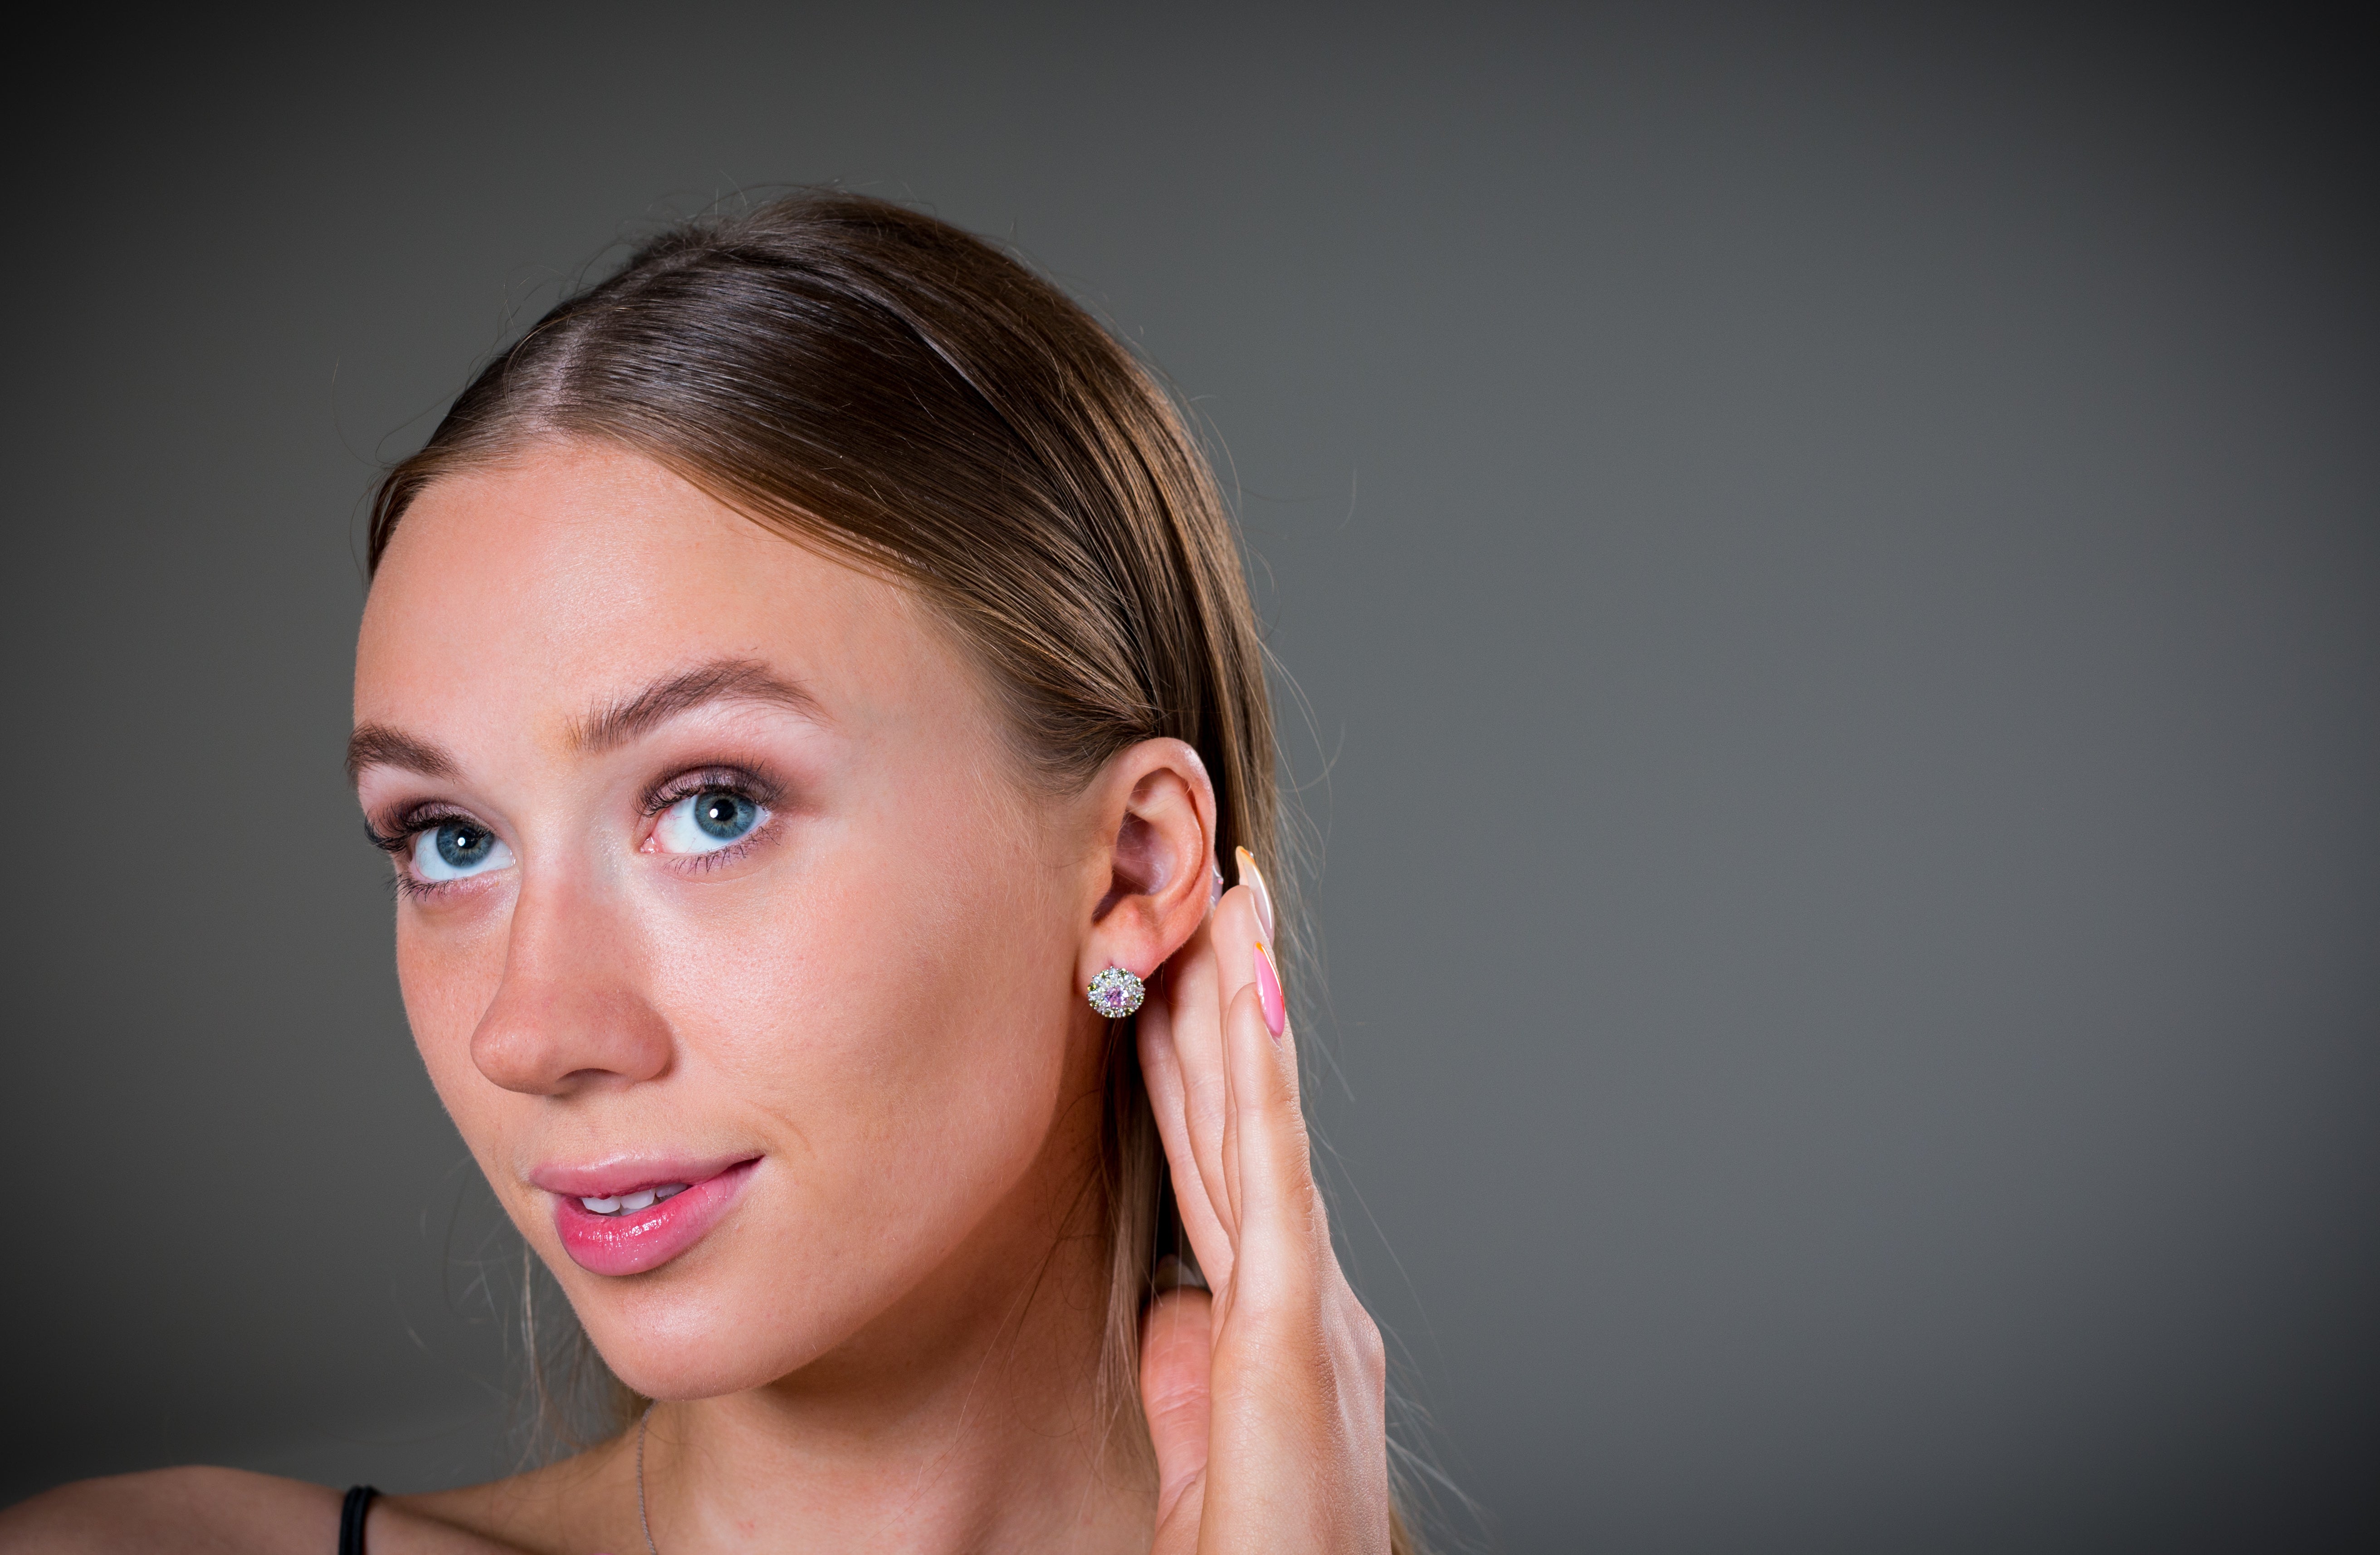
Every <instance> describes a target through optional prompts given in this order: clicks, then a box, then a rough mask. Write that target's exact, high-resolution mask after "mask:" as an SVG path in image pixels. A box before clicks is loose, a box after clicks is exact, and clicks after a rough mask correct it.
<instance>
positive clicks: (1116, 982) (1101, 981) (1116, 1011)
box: [1087, 966, 1148, 1020]
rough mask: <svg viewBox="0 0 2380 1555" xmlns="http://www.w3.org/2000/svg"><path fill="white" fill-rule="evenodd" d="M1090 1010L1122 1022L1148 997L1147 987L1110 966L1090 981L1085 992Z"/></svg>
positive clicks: (1119, 967) (1117, 968) (1128, 974)
mask: <svg viewBox="0 0 2380 1555" xmlns="http://www.w3.org/2000/svg"><path fill="white" fill-rule="evenodd" d="M1087 992H1088V993H1089V994H1090V999H1091V1008H1092V1009H1093V1010H1095V1011H1097V1012H1098V1013H1099V1014H1102V1015H1105V1016H1106V1017H1107V1018H1108V1019H1110V1020H1122V1019H1123V1017H1124V1016H1126V1015H1128V1014H1132V1013H1133V1012H1134V1011H1135V1010H1137V1009H1139V1008H1140V1002H1141V1001H1142V1000H1144V999H1146V998H1147V997H1148V985H1147V983H1145V982H1142V981H1141V980H1140V979H1139V978H1135V977H1134V976H1133V975H1132V974H1131V973H1130V972H1127V971H1125V970H1124V969H1123V967H1121V966H1111V967H1109V968H1108V969H1107V970H1106V971H1104V972H1102V973H1100V974H1099V976H1098V977H1096V978H1092V979H1091V986H1090V988H1089V989H1088V990H1087Z"/></svg>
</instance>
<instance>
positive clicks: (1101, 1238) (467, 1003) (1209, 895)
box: [0, 194, 1405, 1555]
mask: <svg viewBox="0 0 2380 1555" xmlns="http://www.w3.org/2000/svg"><path fill="white" fill-rule="evenodd" d="M370 560H371V565H372V568H373V583H372V588H371V592H370V600H369V602H368V604H367V606H366V609H365V612H364V619H363V626H362V632H361V637H360V640H359V642H358V650H357V664H356V727H355V735H354V738H353V741H352V743H351V745H350V747H349V755H348V764H349V768H350V770H351V771H352V772H353V774H354V776H355V779H356V784H357V792H358V796H359V798H360V800H361V803H362V806H363V810H364V814H365V818H366V820H367V823H368V824H369V826H370V830H371V833H372V836H373V839H374V840H375V841H376V842H377V843H378V844H380V845H381V846H382V847H383V848H385V849H386V850H387V851H388V852H389V854H390V855H391V856H392V857H393V859H394V860H395V873H396V884H397V892H398V900H397V906H396V918H397V928H396V939H397V960H398V970H399V975H400V979H401V982H402V984H403V988H404V993H405V1002H406V1009H407V1015H408V1017H409V1018H410V1020H411V1022H412V1027H413V1031H414V1035H415V1038H416V1040H417V1041H418V1043H419V1047H420V1050H421V1054H422V1057H423V1060H424V1062H425V1063H427V1064H428V1066H429V1070H430V1075H431V1080H432V1081H433V1082H434V1084H435V1085H436V1087H437V1089H438V1092H439V1095H440V1097H441V1098H442V1099H443V1101H444V1103H445V1105H446V1107H447V1110H448V1112H450V1113H451V1114H452V1115H453V1117H454V1119H455V1124H456V1125H457V1126H458V1127H459V1128H460V1130H461V1131H462V1134H463V1136H464V1138H465V1139H466V1140H467V1141H468V1144H469V1147H470V1148H471V1151H472V1153H473V1155H474V1157H475V1158H476V1160H478V1162H479V1164H480V1168H481V1170H482V1171H483V1172H485V1173H486V1174H487V1178H488V1181H489V1183H490V1184H491V1185H492V1187H493V1189H494V1191H495V1194H496V1196H497V1197H498V1199H499V1200H500V1201H501V1202H502V1203H503V1204H504V1208H505V1209H506V1210H507V1212H508V1213H509V1214H510V1215H511V1217H512V1219H513V1221H514V1222H515V1223H516V1225H517V1226H518V1227H519V1229H520V1232H521V1234H522V1235H523V1236H524V1237H525V1238H526V1239H527V1240H528V1244H529V1245H530V1246H531V1247H533V1248H534V1249H535V1250H536V1251H537V1253H538V1255H539V1256H540V1257H541V1258H542V1259H543V1260H544V1262H545V1264H546V1265H547V1267H548V1268H549V1269H551V1270H552V1271H553V1274H554V1276H555V1277H556V1279H557V1280H558V1281H559V1282H560V1283H561V1286H562V1288H563V1290H564V1291H565V1294H567V1295H568V1297H569V1299H570V1302H571V1305H572V1306H573V1307H574V1308H575V1309H576V1311H577V1318H578V1319H579V1321H580V1323H581V1324H582V1325H583V1326H584V1328H585V1330H586V1331H587V1333H588V1335H589V1338H590V1339H591V1340H592V1342H593V1343H594V1345H595V1347H596V1349H597V1350H598V1351H599V1352H600V1354H601V1356H602V1358H603V1361H604V1362H605V1363H606V1364H607V1365H608V1367H610V1369H611V1370H612V1372H613V1374H614V1375H615V1376H616V1377H617V1378H618V1379H620V1381H621V1382H622V1383H623V1384H625V1389H626V1390H629V1391H632V1392H633V1393H634V1394H635V1395H636V1398H635V1402H634V1403H633V1405H632V1406H631V1408H630V1409H629V1410H628V1411H627V1412H626V1413H625V1415H624V1427H625V1428H623V1429H622V1430H621V1431H620V1432H619V1434H617V1435H616V1436H613V1438H611V1439H610V1440H606V1441H604V1442H602V1443H601V1445H599V1446H597V1447H595V1448H594V1449H592V1450H591V1451H589V1452H583V1453H581V1454H579V1455H577V1456H576V1457H572V1458H569V1459H567V1460H565V1461H564V1462H561V1463H559V1464H553V1465H551V1466H549V1467H546V1468H542V1469H539V1470H536V1471H533V1472H530V1473H527V1474H522V1475H519V1476H514V1477H512V1478H509V1479H504V1480H499V1481H497V1482H495V1483H493V1484H489V1485H482V1486H478V1487H474V1488H468V1489H463V1490H455V1491H449V1492H443V1493H439V1494H432V1495H423V1496H407V1497H387V1498H382V1499H378V1500H374V1499H372V1497H371V1496H370V1493H368V1492H366V1491H363V1490H361V1489H360V1488H358V1490H356V1491H353V1492H350V1493H349V1494H347V1495H346V1496H345V1497H344V1498H343V1497H342V1496H341V1495H340V1494H339V1493H338V1492H337V1491H335V1490H333V1489H329V1488H322V1487H317V1486H310V1485H301V1484H297V1483H293V1482H288V1481H281V1480H273V1479H269V1478H265V1477H263V1476H253V1475H247V1474H241V1473H236V1472H233V1471H229V1470H215V1469H180V1470H170V1471H165V1472H163V1473H158V1474H152V1475H140V1476H129V1477H127V1478H124V1479H117V1480H106V1481H92V1482H89V1483H86V1484H84V1485H79V1486H72V1487H68V1488H66V1489H64V1490H61V1491H57V1492H53V1493H52V1494H51V1495H49V1496H45V1497H42V1498H39V1499H37V1500H34V1501H31V1502H29V1503H27V1504H25V1505H24V1506H21V1507H19V1508H18V1509H16V1510H15V1511H14V1512H10V1513H8V1514H7V1515H6V1517H5V1518H0V1544H5V1545H6V1547H7V1548H10V1549H16V1548H81V1549H158V1548H167V1547H170V1548H175V1549H183V1548H188V1547H192V1546H194V1545H200V1544H202V1543H204V1542H205V1541H206V1540H207V1539H209V1538H212V1539H213V1540H214V1541H216V1542H219V1543H221V1544H222V1545H224V1546H225V1548H238V1549H253V1550H283V1549H286V1550H289V1551H292V1552H304V1555H328V1552H329V1551H331V1550H332V1549H370V1550H371V1551H372V1552H373V1555H401V1552H405V1551H413V1550H423V1551H429V1550H456V1551H462V1550H512V1549H528V1550H553V1551H568V1552H571V1555H587V1552H589V1551H596V1550H608V1551H613V1552H618V1555H625V1552H628V1551H634V1550H643V1551H647V1552H648V1555H660V1552H662V1551H667V1552H669V1555H685V1552H689V1551H704V1550H724V1549H739V1550H741V1549H805V1550H807V1549H819V1550H849V1549H910V1550H919V1551H928V1550H961V1549H965V1550H991V1549H1017V1550H1023V1549H1032V1550H1085V1551H1091V1550H1141V1549H1151V1548H1154V1549H1159V1550H1164V1551H1174V1550H1180V1551H1189V1550H1193V1549H1201V1550H1249V1551H1255V1550H1329V1551H1340V1550H1345V1551H1358V1550H1362V1551H1378V1550H1386V1549H1390V1548H1391V1547H1392V1546H1395V1547H1400V1548H1402V1547H1403V1545H1404V1543H1405V1539H1404V1536H1403V1532H1402V1528H1401V1527H1400V1526H1399V1525H1398V1524H1397V1521H1396V1519H1395V1518H1394V1517H1393V1516H1392V1513H1391V1509H1390V1488H1389V1474H1388V1462H1387V1449H1386V1443H1385V1437H1384V1429H1383V1415H1382V1411H1383V1405H1382V1361H1381V1349H1380V1342H1379V1338H1378V1333H1377V1331H1376V1330H1375V1329H1374V1327H1373V1325H1372V1323H1371V1321H1370V1319H1369V1318H1368V1317H1367V1316H1366V1313H1365V1311H1364V1309H1363V1307H1362V1306H1360V1305H1359V1304H1358V1303H1357V1302H1356V1300H1355V1298H1354V1294H1353V1293H1352V1292H1351V1291H1350V1290H1349V1289H1348V1286H1347V1282H1346V1281H1345V1279H1344V1278H1343V1277H1342V1274H1341V1271H1340V1269H1339V1266H1338V1262H1337V1259H1336V1257H1334V1255H1333V1253H1332V1251H1331V1247H1330V1234H1329V1231H1328V1228H1327V1225H1326V1223H1325V1220H1324V1216H1323V1209H1322V1205H1321V1201H1320V1199H1319V1198H1318V1196H1317V1194H1316V1190H1315V1184H1314V1180H1313V1177H1312V1174H1311V1172H1310V1170H1309V1164H1308V1159H1307V1148H1306V1140H1305V1131H1304V1126H1303V1124H1302V1121H1301V1117H1300V1113H1299V1108H1298V1087H1297V1063H1296V1038H1295V1034H1294V1032H1293V1030H1292V1028H1291V1027H1290V1025H1289V1023H1288V1018H1287V1008H1286V1003H1285V999H1284V991H1283V988H1282V983H1281V966H1282V957H1281V954H1280V953H1279V950H1278V936H1279V935H1280V934H1281V931H1282V929H1281V923H1280V921H1279V919H1278V917H1277V916H1276V915H1277V913H1278V911H1279V910H1280V909H1279V906H1278V905H1277V903H1276V902H1275V900H1274V899H1273V897H1272V896H1271V894H1270V893H1269V891H1268V888H1267V885H1266V878H1267V875H1268V873H1271V874H1273V875H1276V876H1278V874H1279V873H1280V871H1278V870H1277V869H1269V866H1271V865H1272V864H1273V863H1274V862H1275V860H1276V859H1277V857H1278V854H1277V852H1276V849H1277V845H1278V844H1277V841H1276V835H1275V833H1276V823H1277V806H1276V798H1275V793H1274V786H1273V761H1274V748H1273V735H1272V723H1271V716H1270V712H1269V705H1268V701H1267V696H1266V690H1265V683H1264V675H1263V667H1262V650H1261V648H1260V647H1259V645H1258V641H1257V631H1256V625H1255V621H1254V618H1253V615H1252V613H1251V610H1250V607H1249V602H1248V597H1247V591H1246V586H1245V578H1244V577H1243V574H1242V571H1241V567H1240V563H1239V557H1238V553H1237V550H1236V547H1235V544H1234V541H1233V532H1232V528H1231V525H1230V521H1229V519H1228V516H1226V514H1225V512H1224V509H1223V506H1222V504H1221V503H1220V499H1219V496H1218V494H1217V492H1216V490H1215V487H1214V484H1213V481H1212V479H1211V476H1210V474H1209V472H1208V469H1207V468H1206V467H1205V465H1204V463H1203V462H1202V460H1201V458H1200V456H1199V455H1198V453H1197V450H1196V445H1195V443H1193V441H1192V439H1191V438H1190V436H1189V435H1188V433H1187V432H1186V431H1185V429H1184V425H1183V422H1182V420H1181V419H1180V417H1179V416H1178V414H1177V413H1176V412H1175V410H1174V408H1173V407H1172V404H1171V403H1170V402H1169V401H1168V399H1167V398H1166V396H1165V395H1163V394H1162V393H1161V392H1160V390H1159V389H1158V388H1157V387H1156V386H1155V385H1154V384H1153V383H1152V382H1151V381H1150V379H1149V378H1148V376H1147V374H1146V373H1145V372H1144V371H1141V370H1140V369H1139V368H1138V367H1137V366H1136V365H1135V363H1134V362H1133V361H1132V359H1131V358H1129V357H1128V356H1127V355H1126V354H1125V353H1124V352H1123V350H1122V349H1121V348H1120V347H1118V346H1116V344H1115V343H1114V342H1113V341H1111V339H1110V338H1109V337H1108V336H1107V335H1106V334H1103V333H1102V332H1101V331H1100V330H1099V328H1098V327H1097V326H1096V325H1095V324H1094V323H1093V322H1091V321H1090V320H1089V319H1088V318H1087V316H1085V315H1084V313H1083V312H1082V311H1081V310H1078V309H1077V308H1075V306H1074V305H1073V304H1071V303H1070V302H1068V301H1067V300H1066V299H1065V298H1063V297H1062V296H1061V295H1060V294H1059V293H1058V292H1057V291H1056V290H1055V289H1054V288H1052V287H1051V286H1050V285H1047V284H1046V283H1044V282H1042V281H1040V280H1039V279H1038V278H1037V277H1035V276H1033V275H1032V274H1030V273H1028V272H1026V270H1024V269H1023V268H1021V267H1020V266H1018V265H1017V264H1016V263H1014V261H1010V260H1009V259H1007V258H1006V257H1004V256H1002V255H1001V254H1000V253H998V252H997V251H995V250H994V249H990V248H989V247H988V246H986V245H984V244H982V243H980V242H978V241H977V240H975V239H973V238H971V237H967V236H965V235H964V234H962V233H959V232H957V231H954V230H953V229H952V228H950V227H948V226H946V225H942V224H941V223H939V222H936V221H933V220H931V219H929V218H928V217H925V216H921V215H918V214H917V213H913V212H909V211H905V210H903V209H901V208H898V207H896V206H892V205H888V204H884V203H881V202H879V201H875V200H865V199H861V198H856V197H854V196H849V195H842V194H811V195H804V196H801V197H798V198H795V199H792V200H783V201H781V202H778V203H775V204H771V205H768V206H765V207H762V208H760V209H759V210H757V211H754V212H752V213H748V214H747V215H744V216H741V217H737V218H735V219H732V220H723V221H716V222H710V223H703V224H697V225H690V226H687V227H686V228H683V229H681V230H679V231H676V232H674V233H673V234H671V235H669V236H667V237H662V239H660V240H659V241H657V242H654V243H652V244H651V245H650V246H649V247H647V248H646V249H643V250H642V251H641V252H639V253H638V254H637V255H636V257H635V258H634V259H633V260H632V261H630V263H629V264H628V265H627V267H626V269H625V271H624V272H622V273H620V274H619V275H617V276H615V277H613V279H611V280H609V281H606V282H604V283H602V284H601V285H597V286H594V287H592V288H591V289H589V290H588V291H586V292H584V293H582V294H581V295H579V296H578V297H577V298H572V299H570V300H567V301H565V302H564V303H563V304H561V305H560V306H559V307H557V308H555V309H554V310H553V312H552V313H550V314H548V315H547V316H546V318H545V319H544V320H543V321H542V322H540V323H539V325H538V326H537V327H536V328H535V329H533V330H531V331H530V332H529V333H528V335H526V336H525V337H524V338H523V339H522V340H521V341H520V342H519V343H518V344H517V345H516V346H513V347H512V348H511V349H510V350H509V351H507V352H506V353H504V355H503V356H502V357H501V358H499V359H498V360H496V361H495V362H494V363H492V365H491V366H490V367H489V368H488V369H487V370H486V371H483V372H482V373H481V374H480V376H479V378H478V380H477V381H476V382H474V383H472V385H471V386H470V388H469V389H468V390H467V391H466V392H465V393H464V394H463V395H462V396H461V398H460V399H458V400H457V401H456V402H455V406H454V407H453V408H452V409H451V410H450V411H449V412H448V414H447V416H446V418H445V419H444V421H443V423H442V424H441V425H440V427H439V429H438V431H437V432H436V433H435V435H433V436H432V437H431V440H430V443H429V444H428V445H427V446H426V447H425V448H423V449H422V451H421V452H420V453H419V454H417V455H415V456H413V457H411V458H409V459H407V460H406V461H405V462H404V463H403V464H401V465H399V466H397V467H396V468H395V469H394V470H393V471H392V472H391V473H390V474H389V476H388V477H387V479H386V480H384V481H383V485H382V487H381V490H380V493H379V497H378V501H377V503H376V505H375V508H374V514H373V522H372V529H371V550H370ZM1227 860H1228V861H1231V862H1232V863H1233V865H1234V866H1235V869H1234V879H1233V884H1232V888H1231V889H1229V890H1224V889H1223V886H1224V883H1225V881H1224V878H1223V873H1222V870H1221V869H1220V868H1219V865H1220V863H1222V862H1223V861H1227ZM1144 999H1145V1001H1146V1002H1143V1001H1144ZM1135 1011H1136V1012H1137V1013H1136V1014H1135ZM1177 1227H1178V1230H1177ZM1185 1240H1186V1245H1187V1249H1188V1251H1189V1252H1190V1253H1191V1254H1193V1255H1195V1265H1194V1264H1192V1263H1185V1262H1184V1260H1182V1259H1179V1258H1176V1257H1171V1256H1167V1255H1170V1254H1171V1253H1172V1250H1173V1249H1174V1248H1175V1247H1177V1246H1179V1245H1181V1244H1182V1243H1184V1241H1185Z"/></svg>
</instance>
